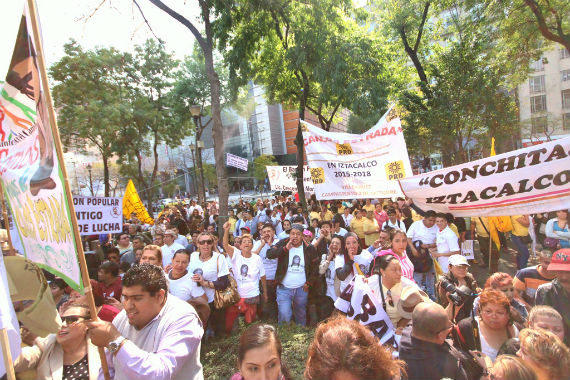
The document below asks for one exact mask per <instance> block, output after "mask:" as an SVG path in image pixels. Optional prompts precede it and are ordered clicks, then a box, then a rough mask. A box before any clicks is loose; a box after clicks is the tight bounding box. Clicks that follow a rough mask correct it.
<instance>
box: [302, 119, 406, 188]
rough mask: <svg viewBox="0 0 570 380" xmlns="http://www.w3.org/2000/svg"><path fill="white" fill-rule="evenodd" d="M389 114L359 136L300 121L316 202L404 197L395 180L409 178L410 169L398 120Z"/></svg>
mask: <svg viewBox="0 0 570 380" xmlns="http://www.w3.org/2000/svg"><path fill="white" fill-rule="evenodd" d="M389 112H390V111H389ZM389 112H387V113H386V114H385V115H384V116H382V118H381V119H380V121H379V122H378V123H377V124H376V125H375V126H374V127H373V128H372V129H370V130H369V131H368V132H365V133H363V134H361V135H355V134H350V133H336V132H327V131H325V130H323V129H321V128H319V127H316V126H313V125H310V124H308V123H306V122H304V121H303V122H302V125H301V128H302V130H303V141H304V145H305V152H306V154H307V164H308V165H309V167H310V168H311V179H312V181H313V184H314V187H315V194H316V196H317V199H339V198H340V199H347V198H348V199H354V198H388V197H398V196H402V195H403V194H402V191H401V189H400V186H399V185H398V179H400V178H405V177H407V176H408V175H411V174H412V167H411V165H410V159H409V157H408V150H407V148H406V142H405V141H404V134H403V132H402V125H401V124H400V119H399V118H397V117H395V118H390V117H389V116H388V115H390V116H391V113H389Z"/></svg>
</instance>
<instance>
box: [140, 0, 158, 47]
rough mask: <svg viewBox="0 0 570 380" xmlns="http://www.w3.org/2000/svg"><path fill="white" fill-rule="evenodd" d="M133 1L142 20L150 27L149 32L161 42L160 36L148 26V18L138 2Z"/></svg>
mask: <svg viewBox="0 0 570 380" xmlns="http://www.w3.org/2000/svg"><path fill="white" fill-rule="evenodd" d="M133 3H135V5H136V6H137V8H138V9H139V12H140V13H141V16H142V18H143V20H144V22H145V23H146V25H147V26H148V28H149V29H150V32H151V33H152V35H153V36H154V38H156V39H157V41H158V42H160V43H162V40H161V39H160V38H158V36H157V35H156V33H155V32H154V30H153V29H152V26H150V23H149V22H148V20H147V19H146V17H145V15H144V13H143V11H142V9H141V7H140V5H139V3H138V2H137V0H133Z"/></svg>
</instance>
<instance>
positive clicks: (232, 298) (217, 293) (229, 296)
mask: <svg viewBox="0 0 570 380" xmlns="http://www.w3.org/2000/svg"><path fill="white" fill-rule="evenodd" d="M219 260H220V256H218V261H217V262H216V264H217V268H218V269H217V270H218V272H219V271H220V265H219V264H220V263H219ZM228 282H229V283H228V286H227V287H226V288H225V289H223V290H218V289H215V290H214V307H215V308H216V309H218V310H219V309H223V308H225V307H228V306H232V305H234V304H236V303H237V302H238V301H239V300H240V296H239V293H238V291H237V283H236V280H235V279H234V278H233V277H232V275H228Z"/></svg>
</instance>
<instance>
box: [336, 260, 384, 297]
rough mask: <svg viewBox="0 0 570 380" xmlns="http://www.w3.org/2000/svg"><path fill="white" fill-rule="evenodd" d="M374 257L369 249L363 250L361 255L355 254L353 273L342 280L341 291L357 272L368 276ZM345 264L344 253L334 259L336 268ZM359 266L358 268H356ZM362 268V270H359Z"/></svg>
mask: <svg viewBox="0 0 570 380" xmlns="http://www.w3.org/2000/svg"><path fill="white" fill-rule="evenodd" d="M373 259H374V256H372V254H371V253H370V252H368V251H367V250H363V251H362V252H360V254H359V255H356V256H354V265H353V268H352V273H351V274H349V275H348V276H347V277H346V278H345V279H344V280H343V281H341V282H340V292H341V293H342V292H343V291H344V289H345V288H346V287H347V286H348V284H350V282H351V281H352V279H353V278H354V275H355V274H360V272H361V273H362V274H363V275H364V276H368V271H369V269H370V263H371V262H372V260H373ZM344 264H345V261H344V255H338V256H337V257H335V259H334V267H335V270H337V269H338V268H342V267H343V266H344ZM357 266H358V269H357V268H356V267H357ZM359 270H360V272H359Z"/></svg>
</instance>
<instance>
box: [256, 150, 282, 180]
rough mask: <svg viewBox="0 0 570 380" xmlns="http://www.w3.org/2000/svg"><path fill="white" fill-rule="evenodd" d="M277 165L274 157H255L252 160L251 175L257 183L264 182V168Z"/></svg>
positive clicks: (265, 173) (265, 172)
mask: <svg viewBox="0 0 570 380" xmlns="http://www.w3.org/2000/svg"><path fill="white" fill-rule="evenodd" d="M275 165H277V161H275V157H274V156H271V155H268V154H263V155H261V156H259V157H255V158H254V159H253V175H254V177H255V178H257V179H258V180H259V181H263V180H265V177H267V170H266V169H265V167H266V166H275Z"/></svg>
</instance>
